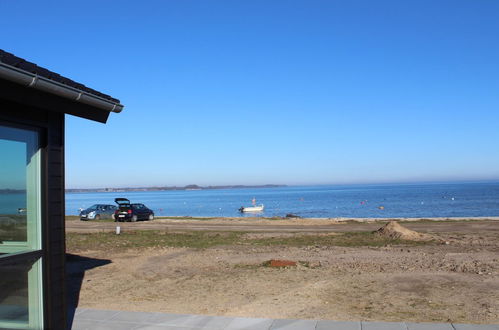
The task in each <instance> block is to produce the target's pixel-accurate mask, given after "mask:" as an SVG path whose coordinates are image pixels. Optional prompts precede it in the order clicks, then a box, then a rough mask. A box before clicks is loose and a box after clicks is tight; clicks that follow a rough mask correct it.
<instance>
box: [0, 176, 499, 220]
mask: <svg viewBox="0 0 499 330" xmlns="http://www.w3.org/2000/svg"><path fill="white" fill-rule="evenodd" d="M116 197H125V198H128V199H130V200H131V201H132V203H133V202H135V203H144V204H145V205H147V206H148V207H149V208H151V209H153V210H154V212H155V213H156V215H159V216H205V217H218V216H223V217H231V216H241V213H239V212H238V209H239V208H240V207H241V206H243V205H244V206H250V204H251V199H252V198H253V197H255V198H256V199H257V204H260V203H263V204H264V205H265V211H264V212H263V213H261V214H260V215H261V216H266V217H271V216H285V215H286V214H287V213H293V214H296V215H299V216H302V217H360V218H364V217H374V218H376V217H476V216H499V183H465V184H463V183H459V184H411V185H348V186H346V185H344V186H339V185H335V186H307V187H304V186H296V187H282V188H260V189H221V190H190V191H154V192H125V193H115V192H113V193H71V194H66V213H67V214H77V213H78V209H79V208H86V207H88V206H90V205H92V204H96V203H106V204H107V203H109V204H114V198H116ZM2 198H3V197H2ZM10 202H12V201H10ZM11 205H12V204H11ZM380 206H383V207H384V209H383V210H381V209H380V208H379V207H380ZM2 207H5V205H2V204H0V211H1V209H2ZM16 210H17V208H16ZM251 216H254V215H251Z"/></svg>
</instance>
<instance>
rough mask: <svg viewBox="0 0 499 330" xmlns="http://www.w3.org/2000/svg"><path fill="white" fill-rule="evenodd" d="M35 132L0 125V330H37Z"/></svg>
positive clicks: (37, 156) (39, 310)
mask: <svg viewBox="0 0 499 330" xmlns="http://www.w3.org/2000/svg"><path fill="white" fill-rule="evenodd" d="M40 157H41V151H40V146H39V133H38V131H37V130H34V129H33V130H30V129H21V128H17V127H10V126H5V125H1V124H0V328H13V329H26V328H29V329H40V328H42V326H41V325H42V324H43V323H42V307H43V305H42V300H41V297H42V285H41V283H42V271H41V268H42V258H41V256H42V252H41V246H42V245H41V234H40V233H41V223H42V221H41V189H40V182H41V180H40V173H41V172H40V168H41V160H40Z"/></svg>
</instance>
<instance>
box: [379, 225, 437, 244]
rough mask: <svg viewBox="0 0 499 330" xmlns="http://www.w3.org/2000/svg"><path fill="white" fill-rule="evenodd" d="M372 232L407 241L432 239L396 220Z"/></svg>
mask: <svg viewBox="0 0 499 330" xmlns="http://www.w3.org/2000/svg"><path fill="white" fill-rule="evenodd" d="M373 233H374V234H376V235H379V236H381V237H385V238H390V239H403V240H408V241H427V240H431V239H432V237H431V236H430V235H427V234H421V233H418V232H417V231H414V230H410V229H407V228H405V227H403V226H401V225H400V224H399V223H398V222H396V221H390V222H389V223H387V224H386V225H384V226H383V227H381V228H380V229H378V230H376V231H374V232H373Z"/></svg>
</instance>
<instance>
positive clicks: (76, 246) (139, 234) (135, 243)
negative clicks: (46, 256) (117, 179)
mask: <svg viewBox="0 0 499 330" xmlns="http://www.w3.org/2000/svg"><path fill="white" fill-rule="evenodd" d="M240 236H241V233H237V232H216V233H213V232H189V233H172V232H166V231H159V230H137V231H126V232H123V233H121V234H120V235H116V234H115V233H114V232H104V233H91V234H86V233H85V234H82V233H67V234H66V247H67V250H68V251H69V252H75V251H82V250H103V251H118V250H127V249H132V248H133V249H141V248H153V247H188V248H198V249H203V248H209V247H213V246H219V245H229V244H236V243H237V242H238V241H239V238H240Z"/></svg>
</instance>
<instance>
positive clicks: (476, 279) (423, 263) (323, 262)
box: [67, 220, 499, 323]
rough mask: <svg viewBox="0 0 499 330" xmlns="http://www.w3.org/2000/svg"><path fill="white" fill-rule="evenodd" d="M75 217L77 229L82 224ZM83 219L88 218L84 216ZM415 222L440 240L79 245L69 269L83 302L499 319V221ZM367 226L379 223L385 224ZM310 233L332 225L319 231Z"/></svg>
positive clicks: (275, 314)
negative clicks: (278, 264) (281, 264)
mask: <svg viewBox="0 0 499 330" xmlns="http://www.w3.org/2000/svg"><path fill="white" fill-rule="evenodd" d="M175 221H176V220H175ZM203 222H206V221H203ZM219 222H220V221H219ZM304 222H305V221H304ZM69 223H70V222H69V221H68V225H67V227H68V228H69V230H73V231H79V230H78V228H73V229H71V228H72V226H73V225H71V224H69ZM82 223H83V225H84V224H86V223H84V222H79V221H78V222H75V224H77V225H78V226H80V225H82ZM160 223H161V222H160ZM165 223H166V224H165V226H166V225H167V224H168V221H165ZM222 223H223V221H222ZM88 225H89V226H93V225H94V223H88ZM99 225H100V224H99ZM110 225H112V226H111V227H113V228H114V226H115V224H114V223H110ZM132 225H134V224H132ZM411 225H413V226H416V227H417V228H418V229H420V230H421V231H422V232H425V233H429V234H431V235H434V237H436V238H437V239H438V242H439V243H438V244H437V243H434V244H427V245H424V244H423V245H416V246H409V245H390V244H388V245H386V246H381V247H362V246H361V247H341V246H321V245H315V246H297V247H296V246H256V245H237V244H233V245H225V246H216V247H211V248H205V249H193V248H179V247H175V248H174V247H160V248H154V249H153V248H135V249H134V248H132V249H128V250H126V251H119V250H118V251H114V250H113V251H109V250H107V251H102V250H83V251H82V250H78V251H71V250H69V251H68V253H72V254H73V255H74V256H73V257H72V258H69V259H68V275H69V279H70V280H72V281H73V282H77V283H76V284H75V283H73V287H76V289H77V290H79V301H78V305H79V307H88V308H102V309H115V310H130V311H155V312H168V313H188V314H206V315H224V316H246V317H270V318H302V319H333V320H367V321H414V322H425V321H426V322H462V323H499V221H481V220H479V221H477V222H473V224H472V225H470V222H469V221H463V222H459V221H458V222H453V223H452V224H449V223H447V224H446V226H444V225H441V223H440V222H438V223H437V222H431V221H430V222H419V223H414V224H411ZM105 226H108V225H105ZM302 226H303V227H304V228H308V227H307V225H305V224H304V225H302ZM336 226H340V227H341V226H343V225H341V224H338V225H336ZM357 226H359V225H357ZM360 226H361V227H360V228H361V229H362V228H364V230H371V229H372V228H379V227H380V226H381V225H379V224H374V225H373V224H365V225H364V224H362V225H360ZM362 226H365V227H362ZM404 226H405V224H404ZM111 227H110V228H111ZM407 227H409V225H407ZM106 228H107V227H106ZM355 228H357V229H358V228H359V227H355ZM411 228H412V227H411ZM309 229H310V228H309ZM344 229H347V228H343V230H344ZM412 229H414V228H412ZM433 229H436V230H433ZM184 230H185V228H184ZM335 231H337V230H335ZM319 232H320V233H319ZM244 235H245V238H247V239H254V238H259V237H267V238H268V237H281V236H291V237H292V236H299V235H304V233H302V232H300V231H295V232H281V231H279V230H277V229H275V230H270V231H267V232H260V231H255V232H248V233H246V234H244ZM306 235H328V233H324V231H322V230H318V233H317V234H314V233H310V232H308V233H306ZM270 259H285V260H293V261H301V263H298V265H297V266H296V267H286V268H271V267H267V266H265V265H264V263H265V262H266V261H268V260H270Z"/></svg>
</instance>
